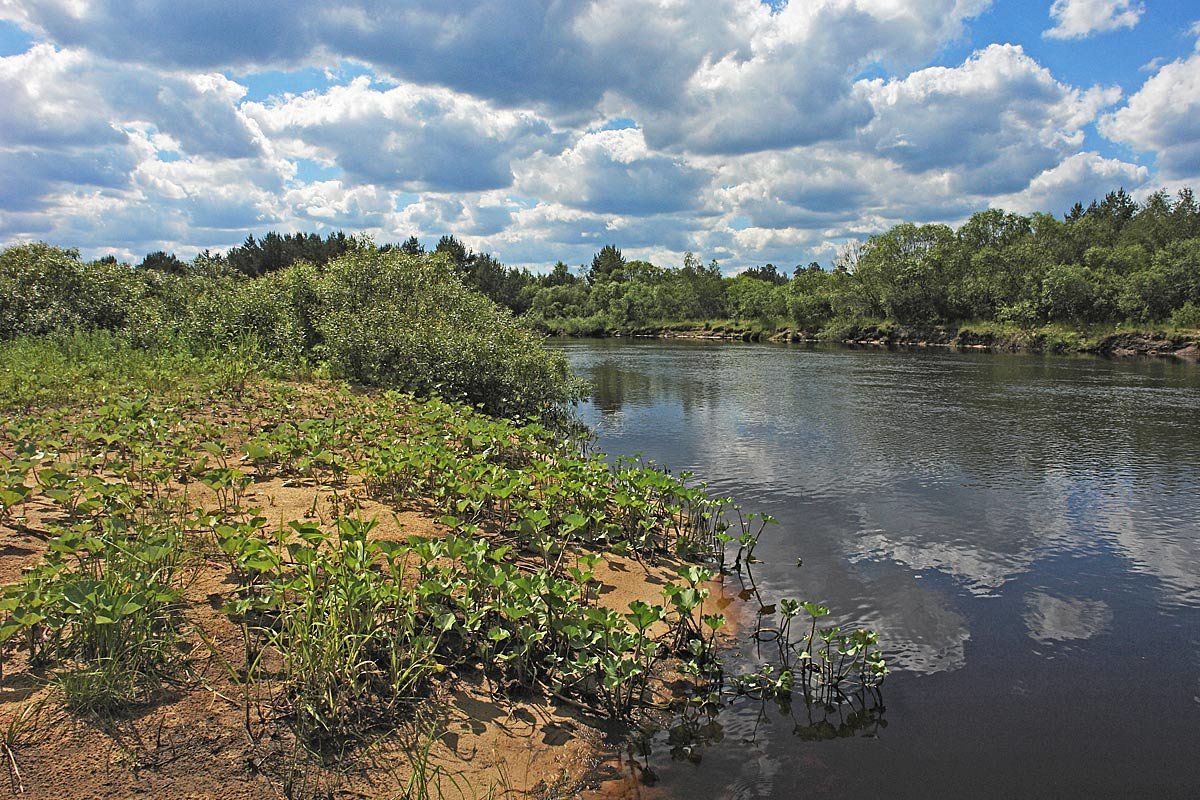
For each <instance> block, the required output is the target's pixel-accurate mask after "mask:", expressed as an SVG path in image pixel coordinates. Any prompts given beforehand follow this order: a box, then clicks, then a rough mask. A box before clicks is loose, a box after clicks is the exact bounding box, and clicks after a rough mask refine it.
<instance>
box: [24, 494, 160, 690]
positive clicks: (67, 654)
mask: <svg viewBox="0 0 1200 800" xmlns="http://www.w3.org/2000/svg"><path fill="white" fill-rule="evenodd" d="M180 544H181V542H180V537H179V533H178V531H177V530H174V529H171V528H155V527H152V526H149V525H145V524H137V523H134V524H129V523H125V522H123V521H122V520H120V519H119V518H115V517H109V518H107V519H105V520H104V521H103V522H102V523H101V524H100V526H99V527H97V526H96V525H95V524H93V523H91V522H82V523H78V524H76V525H75V526H72V527H71V528H68V529H65V530H63V531H61V532H60V533H59V534H58V536H56V537H55V538H54V539H53V540H51V542H50V551H49V553H48V554H47V556H46V558H45V560H44V561H43V563H42V564H41V565H39V566H38V567H36V568H35V569H33V570H32V571H30V572H29V573H28V574H27V575H26V576H25V577H24V578H23V579H22V581H21V582H20V583H18V584H15V585H13V586H10V587H7V588H6V590H5V592H4V596H3V600H0V608H2V609H3V610H5V611H7V612H8V615H7V619H6V620H5V623H4V625H3V626H2V627H0V641H7V640H8V639H10V638H13V637H16V636H18V634H21V633H24V634H25V644H26V646H27V648H28V650H29V654H30V658H31V659H33V660H34V661H37V662H49V663H54V664H56V665H57V666H58V667H59V671H58V673H57V678H58V682H59V684H60V685H61V687H62V689H63V692H64V694H65V696H66V700H67V703H68V705H70V706H71V707H73V708H76V709H79V710H86V711H96V712H110V711H113V710H116V709H118V708H120V707H122V706H125V705H128V704H130V703H134V702H138V701H141V700H145V699H147V698H148V697H149V696H150V694H151V693H152V692H153V691H154V690H155V689H157V688H158V687H159V686H160V685H161V683H162V681H163V680H164V679H165V678H167V677H169V676H170V675H171V674H172V673H173V672H174V670H175V668H176V667H177V661H176V659H175V653H174V646H175V644H176V643H177V642H178V641H179V633H178V624H177V617H178V614H179V600H180V597H181V586H180V577H181V572H180V566H181V560H182V558H183V550H182V548H181V546H180Z"/></svg>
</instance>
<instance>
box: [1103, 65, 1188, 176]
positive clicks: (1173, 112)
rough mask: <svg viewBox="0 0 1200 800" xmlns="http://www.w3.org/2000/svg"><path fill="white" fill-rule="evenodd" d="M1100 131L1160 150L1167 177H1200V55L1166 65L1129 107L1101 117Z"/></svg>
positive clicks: (1159, 160) (1135, 145) (1160, 165)
mask: <svg viewBox="0 0 1200 800" xmlns="http://www.w3.org/2000/svg"><path fill="white" fill-rule="evenodd" d="M1099 129H1100V132H1101V133H1102V134H1103V135H1104V136H1106V137H1108V138H1109V139H1112V140H1114V141H1117V142H1123V143H1125V144H1128V145H1130V146H1131V147H1133V148H1134V149H1135V150H1138V151H1141V152H1152V153H1154V154H1155V155H1156V157H1157V166H1158V168H1159V170H1160V171H1161V173H1162V175H1163V176H1164V177H1166V178H1196V177H1200V53H1197V54H1195V55H1192V56H1191V57H1190V58H1186V59H1179V60H1176V61H1172V62H1171V63H1169V64H1166V65H1165V66H1162V67H1160V68H1159V69H1158V71H1157V72H1155V73H1154V75H1152V76H1150V77H1149V78H1148V79H1147V80H1146V82H1145V83H1144V84H1142V87H1141V88H1140V89H1138V91H1137V92H1136V93H1134V95H1133V96H1132V97H1130V98H1129V102H1128V103H1127V104H1126V105H1125V107H1124V108H1121V109H1118V110H1117V111H1115V112H1113V113H1111V114H1108V115H1106V116H1104V117H1103V118H1101V120H1100V123H1099Z"/></svg>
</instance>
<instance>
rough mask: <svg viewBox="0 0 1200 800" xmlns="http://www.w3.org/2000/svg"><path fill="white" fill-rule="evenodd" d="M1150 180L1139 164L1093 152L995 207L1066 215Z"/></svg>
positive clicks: (1048, 172)
mask: <svg viewBox="0 0 1200 800" xmlns="http://www.w3.org/2000/svg"><path fill="white" fill-rule="evenodd" d="M1149 180H1150V170H1149V169H1147V168H1146V167H1144V166H1141V165H1140V164H1131V163H1129V162H1127V161H1121V160H1119V159H1115V158H1104V157H1103V156H1101V155H1100V154H1098V153H1094V152H1086V153H1076V154H1075V155H1073V156H1070V157H1068V158H1067V159H1066V160H1064V161H1063V162H1062V163H1061V164H1058V165H1057V166H1054V167H1051V168H1050V169H1047V170H1046V171H1044V172H1042V173H1041V174H1040V175H1038V176H1037V177H1035V178H1034V179H1033V180H1032V181H1030V182H1029V185H1028V186H1026V187H1025V188H1024V189H1022V190H1021V191H1019V192H1014V193H1011V194H1005V195H1000V196H998V197H996V198H994V199H993V204H994V205H995V206H996V207H998V208H1004V209H1007V210H1009V211H1015V212H1018V213H1032V212H1034V211H1050V212H1052V213H1057V214H1065V213H1066V212H1067V210H1068V209H1070V207H1071V206H1072V205H1074V204H1075V203H1083V204H1084V205H1087V203H1088V201H1090V200H1093V199H1097V198H1101V197H1104V195H1106V194H1108V193H1109V192H1111V191H1113V190H1114V189H1116V188H1118V187H1124V188H1125V189H1127V190H1129V191H1135V190H1137V189H1140V188H1143V187H1145V186H1146V185H1147V183H1148V182H1149Z"/></svg>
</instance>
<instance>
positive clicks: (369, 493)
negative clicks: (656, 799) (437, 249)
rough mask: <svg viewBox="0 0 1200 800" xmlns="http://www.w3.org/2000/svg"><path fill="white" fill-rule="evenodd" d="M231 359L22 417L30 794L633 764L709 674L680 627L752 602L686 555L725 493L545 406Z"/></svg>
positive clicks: (336, 791) (21, 596) (493, 784)
mask: <svg viewBox="0 0 1200 800" xmlns="http://www.w3.org/2000/svg"><path fill="white" fill-rule="evenodd" d="M227 378H228V376H225V377H224V378H223V377H221V376H211V375H207V374H205V375H191V374H188V373H187V372H186V371H184V372H182V373H172V374H170V375H168V374H165V373H163V374H157V375H154V376H152V377H151V378H149V379H148V384H152V385H154V386H155V387H156V389H155V390H154V391H152V392H151V391H147V386H143V385H140V384H137V383H136V382H129V381H125V382H117V383H115V384H114V385H111V386H109V387H108V388H107V391H106V393H105V394H103V395H102V396H99V397H87V398H85V397H83V396H80V395H76V396H73V397H70V398H68V399H67V400H66V401H65V402H61V403H55V404H52V405H46V404H35V405H33V406H28V407H25V408H24V409H23V410H20V411H17V410H13V411H12V413H11V416H10V420H9V425H8V426H7V428H6V430H5V431H3V432H2V433H0V467H3V470H0V476H2V477H3V479H4V485H3V486H0V489H3V492H2V493H0V548H2V552H3V554H4V558H3V559H2V560H0V584H3V585H4V586H5V588H4V591H3V598H4V600H3V606H2V613H3V620H2V621H3V625H2V627H3V631H4V634H3V636H4V638H3V651H2V655H3V662H2V664H3V668H4V669H3V673H2V680H0V729H3V730H5V731H7V735H6V737H5V739H4V742H3V751H0V759H2V760H4V761H6V763H7V770H8V774H9V777H10V779H11V782H12V786H13V790H14V792H18V793H20V794H22V795H23V796H26V797H30V798H47V799H48V798H58V797H63V796H72V797H79V798H93V797H94V798H112V797H128V796H135V795H144V796H154V797H164V798H172V797H177V798H183V797H188V798H193V797H206V798H220V799H221V800H233V799H234V798H247V799H248V798H258V797H263V796H285V797H289V798H310V797H311V798H316V797H330V796H354V797H360V798H393V797H401V796H403V797H411V798H422V797H445V796H459V795H461V796H464V797H485V796H510V795H511V796H530V797H543V796H562V795H564V794H572V793H576V792H579V791H583V790H585V789H589V788H592V789H597V790H599V789H600V788H601V784H602V783H603V782H604V781H606V780H615V781H617V785H619V784H620V778H621V774H620V768H619V766H618V765H617V762H616V761H615V760H614V759H613V755H614V751H615V743H616V742H619V741H620V739H621V737H622V735H623V733H624V732H625V731H627V730H628V729H629V726H630V725H631V724H633V722H635V721H636V720H637V719H639V718H640V717H641V716H642V714H644V713H648V712H647V711H646V710H647V709H649V708H650V707H667V706H669V703H670V701H671V698H672V695H673V693H678V692H679V689H680V686H679V685H678V683H679V679H680V676H679V675H678V674H675V673H674V671H673V669H672V667H671V665H672V663H676V662H675V658H676V657H677V656H678V655H679V647H680V646H681V644H680V638H679V637H680V636H681V635H684V634H686V635H687V636H690V635H691V632H692V631H701V630H703V631H706V632H707V631H708V630H709V628H708V626H709V624H710V622H711V624H712V626H715V627H720V625H719V624H718V622H717V617H708V618H705V619H704V621H703V622H702V621H701V617H700V615H701V614H702V613H703V614H709V615H712V614H719V613H720V611H721V610H722V609H724V608H725V606H727V605H729V603H730V599H729V598H723V597H721V592H720V584H719V582H717V583H712V582H710V575H711V573H709V572H708V571H706V570H703V569H698V568H697V567H695V566H692V567H691V570H690V571H688V574H687V575H686V576H681V574H680V570H681V569H683V568H684V567H685V566H688V563H687V560H686V558H680V556H679V555H676V554H680V553H682V554H684V555H685V556H686V555H687V554H689V553H690V554H691V555H692V556H694V557H697V558H699V557H702V556H704V555H705V554H706V553H710V552H712V550H711V547H712V546H713V545H714V543H715V542H716V540H715V539H712V538H711V536H712V534H713V533H714V532H715V530H716V529H717V525H718V524H719V520H718V517H717V516H715V515H717V514H719V513H720V508H719V507H720V506H723V504H709V501H708V499H707V497H706V496H705V495H703V493H702V492H700V491H699V490H697V489H694V488H692V487H687V486H685V485H684V484H683V483H682V482H680V481H677V480H676V479H674V478H671V477H670V476H668V475H666V474H665V473H661V472H658V471H656V470H652V469H648V468H644V467H641V466H636V465H631V464H624V465H618V466H615V467H610V466H609V465H608V464H606V463H605V462H604V461H603V460H602V459H601V458H600V457H598V456H591V457H583V456H580V455H579V454H578V453H576V452H575V451H574V450H573V446H572V445H570V444H567V443H564V442H563V441H562V439H561V437H560V436H558V435H557V434H555V433H552V432H550V431H548V430H546V429H543V428H541V427H540V426H538V425H536V424H524V425H522V424H518V423H513V422H508V421H504V420H496V419H493V418H489V417H485V416H483V415H480V414H478V413H476V412H474V411H472V410H471V409H469V408H467V407H465V406H457V405H451V404H446V403H442V402H440V401H436V400H435V401H420V400H416V399H414V398H411V397H408V396H405V395H399V394H394V393H381V392H369V393H368V392H363V391H359V390H352V389H350V388H348V387H345V386H342V385H338V384H333V383H327V382H310V383H292V382H280V381H271V382H267V381H257V380H253V379H247V378H246V376H237V380H235V381H228V380H227ZM6 413H7V412H6ZM667 498H674V499H671V500H668V499H667ZM677 502H678V503H679V504H681V505H682V506H686V508H687V512H686V513H685V512H684V511H682V510H672V509H675V508H676V506H675V503H677ZM634 505H636V506H637V510H636V513H635V512H634V510H633V506H634ZM606 514H607V515H609V516H608V518H607V520H608V521H605V523H604V526H603V527H602V528H601V527H597V526H598V525H599V522H598V521H599V520H604V519H605V515H606ZM627 523H628V524H627ZM705 526H709V527H705ZM631 533H633V534H635V536H634V538H628V536H629V534H631ZM130 558H132V561H130V560H128V559H130ZM146 567H151V569H146ZM89 576H94V580H93V578H92V577H89ZM81 581H83V583H81ZM147 581H149V582H150V583H148V584H146V585H143V584H144V583H146V582H147ZM676 588H686V589H687V590H688V591H689V592H691V594H688V595H684V598H683V599H682V600H679V601H678V602H676V600H675V599H673V598H678V596H677V595H672V591H673V590H674V589H676ZM113 592H115V593H116V594H115V595H114V594H112V593H113ZM706 593H711V596H710V598H709V597H706V596H705V595H706ZM110 595H111V596H110ZM555 598H557V599H555ZM689 598H690V599H689ZM110 601H111V602H110ZM685 601H686V602H685ZM364 602H365V605H364V604H363V603H364ZM680 603H682V605H681V604H680ZM110 626H111V627H110ZM728 627H734V626H728ZM110 630H111V631H114V632H116V633H117V635H118V638H119V640H120V642H119V645H120V649H119V651H118V652H117V653H115V654H113V655H111V656H105V655H103V652H104V651H103V650H97V649H96V648H97V647H102V646H103V643H104V642H105V641H107V638H106V632H107V631H110ZM567 632H570V634H569V635H570V638H569V639H568V638H566V637H567ZM715 632H716V631H715V630H714V631H713V633H714V634H715ZM707 638H708V642H709V644H707V645H705V646H704V647H702V648H701V651H702V652H703V651H704V650H705V649H707V648H711V647H712V646H714V643H715V640H714V638H713V637H712V636H708V637H707ZM360 643H361V644H362V647H361V648H358V646H357V645H358V644H360ZM393 644H395V645H396V647H397V649H395V650H394V651H392V650H388V649H387V648H389V647H390V646H391V645H393ZM660 648H661V649H660ZM389 653H390V655H389ZM668 654H669V655H671V658H663V656H665V655H668ZM555 658H557V659H560V660H559V661H558V662H556V661H555ZM556 663H557V666H556V665H555V664H556ZM574 663H580V664H583V665H584V666H583V667H582V668H583V669H584V672H582V673H574V672H572V671H571V664H574ZM397 665H399V667H401V669H397ZM126 667H129V669H126ZM612 670H619V671H620V673H619V674H620V675H621V679H620V681H618V682H610V680H609V678H610V676H609V671H612ZM667 682H670V684H671V689H670V690H668V688H667ZM655 713H661V712H655Z"/></svg>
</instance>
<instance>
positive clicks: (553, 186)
mask: <svg viewBox="0 0 1200 800" xmlns="http://www.w3.org/2000/svg"><path fill="white" fill-rule="evenodd" d="M0 109H3V112H0V242H2V243H13V242H17V241H27V240H40V241H45V242H49V243H51V244H55V245H59V246H63V247H77V248H79V249H80V251H81V252H82V253H83V255H84V256H85V257H88V258H94V257H99V256H102V255H108V254H112V255H116V256H117V257H118V258H121V259H122V260H127V261H131V262H133V263H136V262H137V261H140V260H141V257H142V256H143V255H145V254H146V253H148V252H151V251H155V250H166V251H168V252H175V253H177V254H178V255H179V256H180V257H183V258H190V257H192V256H194V255H195V254H196V253H197V252H199V251H200V250H203V249H210V250H213V251H221V250H224V249H227V248H229V247H231V246H234V245H237V244H239V243H240V242H242V241H243V240H244V239H245V237H246V235H247V234H249V233H253V234H255V235H259V236H261V235H262V234H264V233H266V232H267V231H269V230H275V231H279V232H299V231H303V232H317V233H322V234H324V233H328V232H331V231H334V230H344V231H346V232H348V233H357V232H365V233H367V234H370V235H371V236H373V237H374V239H375V240H376V241H377V242H398V241H403V240H404V239H407V238H408V237H409V236H413V235H415V236H417V237H418V238H419V239H420V240H421V241H422V242H423V243H425V244H426V245H427V246H429V247H432V246H433V245H434V244H436V242H437V240H438V238H439V237H441V236H442V235H444V234H453V235H455V236H457V237H458V238H460V239H461V240H463V241H464V242H465V243H466V244H467V245H468V246H470V247H472V248H473V249H475V250H478V251H480V252H489V253H491V254H493V255H494V256H496V257H497V258H499V259H500V260H501V261H502V262H503V263H505V264H508V265H510V266H528V267H530V268H532V269H534V270H535V271H536V270H544V269H546V268H548V267H549V266H551V265H552V264H553V263H554V262H555V261H558V260H563V261H565V262H567V263H568V264H572V265H577V264H582V263H588V262H590V261H591V257H592V255H593V254H594V253H595V252H596V251H598V250H599V249H600V248H601V247H602V246H603V245H605V244H615V245H617V246H618V247H620V248H621V249H622V250H623V252H624V254H625V255H626V257H630V258H644V259H647V260H650V261H653V262H654V263H656V264H659V265H661V266H678V265H679V264H681V263H682V260H683V254H684V252H685V251H692V252H694V253H696V254H697V255H699V256H700V257H701V258H702V259H703V260H705V261H708V260H710V259H716V260H717V261H718V262H719V263H720V264H721V266H722V267H723V268H724V269H725V270H726V271H728V272H734V271H737V270H740V269H743V268H745V267H748V266H753V265H756V264H766V263H773V264H776V265H777V266H781V267H783V268H786V269H791V268H792V267H793V266H795V265H798V264H807V263H809V262H810V261H814V260H815V261H818V262H820V263H822V264H825V265H828V264H829V263H831V262H832V260H833V258H834V257H835V254H836V252H837V250H838V248H839V247H840V246H841V245H842V244H844V243H845V242H846V241H848V240H851V239H861V238H864V237H866V236H869V235H871V234H873V233H878V232H880V231H883V230H886V229H888V228H889V227H891V226H892V225H895V224H897V223H900V222H918V223H925V222H943V223H947V224H951V225H955V224H958V223H961V222H962V221H963V220H965V219H966V218H967V217H969V216H970V215H971V214H972V213H974V212H977V211H980V210H983V209H986V208H989V207H992V208H1004V209H1006V210H1010V211H1017V212H1022V213H1031V212H1034V211H1048V212H1052V213H1055V214H1060V215H1061V214H1063V213H1065V212H1066V211H1067V210H1068V209H1069V208H1070V206H1071V205H1072V204H1073V203H1074V202H1076V201H1082V202H1084V203H1085V204H1086V203H1087V202H1089V201H1090V200H1092V199H1094V198H1103V196H1104V195H1105V194H1106V193H1108V192H1110V191H1113V190H1115V189H1117V188H1118V187H1123V188H1125V189H1126V190H1127V191H1130V192H1131V193H1133V194H1134V196H1135V197H1144V196H1145V195H1147V194H1149V193H1150V192H1152V191H1155V190H1158V189H1164V188H1165V189H1167V190H1168V191H1170V192H1174V191H1177V190H1178V189H1179V188H1181V187H1183V186H1196V187H1197V188H1200V7H1198V6H1196V5H1195V3H1194V0H1163V1H1161V2H1160V1H1159V0H1143V1H1142V2H1139V1H1138V0H1036V1H1035V0H1012V1H1011V2H1005V0H995V2H989V0H791V2H783V1H782V0H778V1H777V2H770V3H768V2H760V0H657V1H655V2H651V1H650V0H589V1H587V2H585V1H584V0H542V1H539V0H407V1H405V2H393V1H391V0H289V1H288V2H284V1H283V0H255V2H249V3H248V2H245V0H237V2H234V1H233V0H208V2H195V3H179V2H177V0H170V1H169V2H168V0H137V2H131V1H130V0H36V2H35V1H34V0H0Z"/></svg>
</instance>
